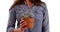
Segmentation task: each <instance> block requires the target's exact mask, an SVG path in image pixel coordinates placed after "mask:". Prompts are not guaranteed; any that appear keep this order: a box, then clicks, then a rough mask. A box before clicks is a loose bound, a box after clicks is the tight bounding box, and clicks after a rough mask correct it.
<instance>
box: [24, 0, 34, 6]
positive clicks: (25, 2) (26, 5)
mask: <svg viewBox="0 0 60 32" xmlns="http://www.w3.org/2000/svg"><path fill="white" fill-rule="evenodd" d="M24 4H25V5H26V6H28V5H27V3H26V2H25V1H24ZM33 6H34V3H32V7H33Z"/></svg>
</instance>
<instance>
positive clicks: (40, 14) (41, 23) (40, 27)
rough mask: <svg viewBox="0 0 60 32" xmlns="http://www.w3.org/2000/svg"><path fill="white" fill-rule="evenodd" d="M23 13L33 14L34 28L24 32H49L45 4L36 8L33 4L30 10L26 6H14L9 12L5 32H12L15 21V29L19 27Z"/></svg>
mask: <svg viewBox="0 0 60 32" xmlns="http://www.w3.org/2000/svg"><path fill="white" fill-rule="evenodd" d="M25 11H28V12H30V11H32V13H33V14H34V18H35V21H34V28H32V29H26V30H25V32H30V30H31V32H49V17H48V11H47V7H46V4H41V6H36V5H34V4H33V6H32V8H29V7H28V6H27V4H22V5H16V6H15V7H14V8H12V9H11V10H10V11H9V20H8V25H7V32H12V31H13V29H14V28H15V22H16V20H17V22H18V23H17V28H19V27H20V26H19V25H20V21H21V18H22V16H23V13H24V12H25Z"/></svg>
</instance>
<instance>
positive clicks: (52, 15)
mask: <svg viewBox="0 0 60 32" xmlns="http://www.w3.org/2000/svg"><path fill="white" fill-rule="evenodd" d="M42 1H44V2H46V5H47V8H48V12H49V23H50V32H60V25H59V24H60V1H59V0H42ZM12 3H13V0H0V32H6V27H7V22H8V17H9V8H10V6H11V5H12Z"/></svg>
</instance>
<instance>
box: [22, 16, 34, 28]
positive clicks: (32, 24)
mask: <svg viewBox="0 0 60 32" xmlns="http://www.w3.org/2000/svg"><path fill="white" fill-rule="evenodd" d="M22 19H23V20H24V21H26V22H27V23H28V24H27V26H26V27H27V28H33V27H34V18H29V17H26V18H22Z"/></svg>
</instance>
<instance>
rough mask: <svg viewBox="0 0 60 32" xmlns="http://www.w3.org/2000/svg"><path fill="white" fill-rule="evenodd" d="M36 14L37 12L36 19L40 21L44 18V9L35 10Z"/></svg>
mask: <svg viewBox="0 0 60 32" xmlns="http://www.w3.org/2000/svg"><path fill="white" fill-rule="evenodd" d="M34 14H35V19H36V21H39V22H40V21H41V20H43V13H42V11H38V10H36V11H34Z"/></svg>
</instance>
